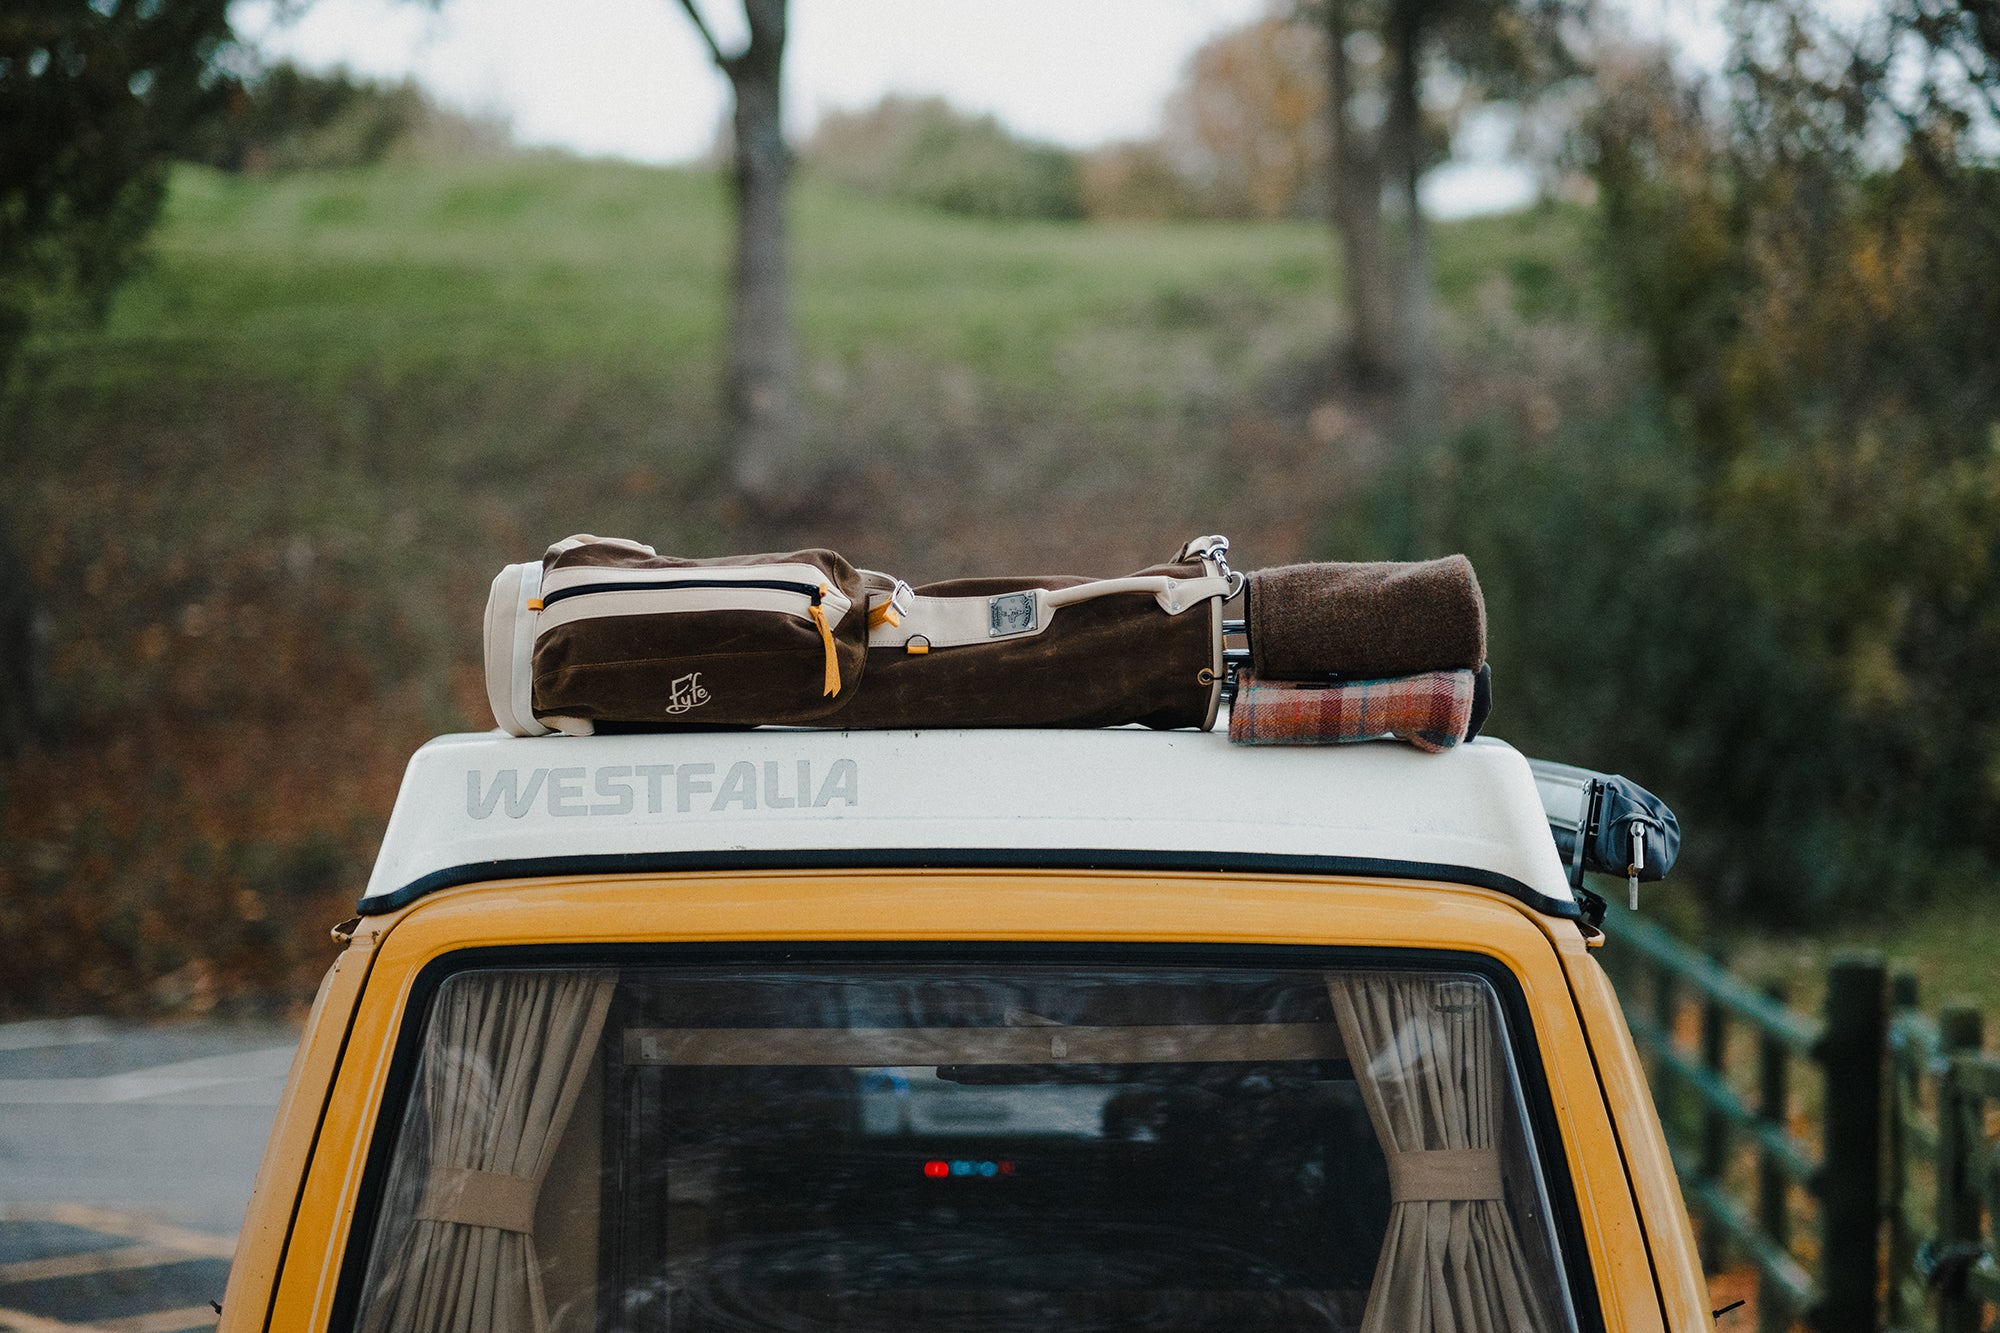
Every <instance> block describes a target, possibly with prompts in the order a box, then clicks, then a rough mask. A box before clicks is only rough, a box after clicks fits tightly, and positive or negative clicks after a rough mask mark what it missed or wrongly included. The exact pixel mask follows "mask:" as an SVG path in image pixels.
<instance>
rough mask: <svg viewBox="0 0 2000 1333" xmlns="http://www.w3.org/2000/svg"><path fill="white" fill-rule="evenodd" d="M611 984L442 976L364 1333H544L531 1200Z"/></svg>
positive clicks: (574, 1094) (389, 1195) (374, 1264)
mask: <svg viewBox="0 0 2000 1333" xmlns="http://www.w3.org/2000/svg"><path fill="white" fill-rule="evenodd" d="M614 985H615V978H614V976H613V975H612V974H610V973H602V972H586V973H578V972H493V973H467V974H464V975H462V976H460V977H458V978H456V979H455V980H453V981H451V982H450V983H448V984H447V985H446V986H445V987H444V989H443V993H442V994H441V995H440V996H439V999H438V1007H437V1010H436V1012H435V1013H434V1014H433V1015H432V1017H431V1022H430V1027H429V1030H428V1033H427V1036H426V1039H425V1044H424V1052H423V1060H422V1063H421V1066H420V1068H419V1072H418V1095H417V1098H416V1100H415V1102H414V1104H413V1105H412V1107H411V1111H410V1115H409V1117H408V1119H406V1120H405V1122H404V1136H405V1143H404V1145H403V1147H401V1148H399V1150H398V1152H397V1154H396V1166H395V1169H394V1171H393V1172H392V1173H391V1175H390V1179H389V1184H388V1189H387V1192H386V1196H385V1208H384V1216H385V1219H388V1218H390V1217H393V1216H394V1215H396V1214H401V1216H402V1218H404V1219H406V1225H405V1226H404V1227H403V1228H401V1229H400V1231H399V1232H398V1231H392V1230H390V1229H388V1228H387V1227H385V1228H384V1229H383V1230H382V1231H380V1232H378V1235H377V1242H376V1243H377V1246H378V1250H377V1253H376V1254H375V1255H374V1256H373V1257H372V1258H371V1260H370V1265H369V1267H370V1275H369V1281H368V1282H367V1284H366V1294H365V1296H364V1306H363V1309H364V1314H363V1316H362V1320H361V1327H362V1329H363V1330H364V1331H365V1333H546V1330H547V1329H548V1324H549V1316H548V1307H547V1302H546V1299H545V1298H544V1296H543V1293H542V1275H541V1260H540V1256H539V1255H538V1254H537V1253H536V1250H535V1237H534V1226H535V1202H536V1200H537V1198H538V1197H539V1196H540V1193H541V1187H542V1180H543V1178H544V1177H545V1176H546V1175H547V1174H548V1169H549V1163H550V1161H551V1160H552V1159H553V1158H554V1156H555V1150H556V1145H557V1144H558V1143H560V1142H561V1141H562V1135H563V1130H564V1128H565V1127H566V1126H567V1125H568V1123H569V1118H570V1113H571V1112H572V1111H573V1110H574V1109H575V1108H576V1103H577V1098H578V1095H579V1094H580V1093H581V1091H582V1088H583V1082H584V1076H585V1074H586V1073H588V1071H589V1069H590V1063H591V1060H592V1058H593V1056H594V1055H595V1054H596V1048H597V1043H598V1037H599V1035H600V1034H601V1033H602V1032H603V1030H604V1015H605V1013H606V1011H607V1010H608V1009H609V1008H610V1005H611V993H612V990H613V988H614ZM413 1132H414V1133H415V1134H420V1135H421V1136H422V1139H421V1144H422V1148H423V1149H424V1150H420V1151H413V1150H411V1149H412V1148H413V1147H414V1146H415V1145H412V1144H411V1143H410V1142H409V1139H410V1137H411V1136H412V1134H413ZM399 1205H400V1206H399ZM412 1205H414V1206H413V1207H412Z"/></svg>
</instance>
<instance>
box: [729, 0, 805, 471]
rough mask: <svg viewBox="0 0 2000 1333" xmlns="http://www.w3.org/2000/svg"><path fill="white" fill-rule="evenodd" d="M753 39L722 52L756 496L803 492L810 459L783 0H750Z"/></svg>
mask: <svg viewBox="0 0 2000 1333" xmlns="http://www.w3.org/2000/svg"><path fill="white" fill-rule="evenodd" d="M743 9H744V13H745V16H746V17H747V18H748V19H749V25H750V42H749V45H748V46H746V47H745V48H744V49H743V51H742V53H741V54H740V55H736V56H733V57H729V58H727V59H725V60H723V61H722V62H721V63H722V68H723V72H724V73H726V74H728V76H729V84H730V88H731V90H732V91H733V92H734V94H735V102H736V106H735V125H736V266H735V273H734V277H733V288H732V292H731V296H732V302H731V306H730V327H729V361H728V365H727V367H726V370H725V385H726V388H725V394H726V399H725V401H726V404H727V407H728V413H729V428H730V433H731V435H732V437H733V445H734V450H735V454H734V459H733V461H732V465H731V473H732V477H733V479H734V481H735V483H736V485H737V488H738V489H739V490H741V491H742V492H743V493H744V494H745V495H746V496H748V497H749V498H750V499H752V500H755V501H758V502H760V503H765V504H771V503H782V502H786V501H789V500H791V499H794V498H796V495H797V493H798V490H799V477H800V473H801V471H802V463H803V459H802V457H801V446H800V439H799V419H798V402H797V391H796V385H797V378H798V353H797V348H796V344H795V335H794V333H793V329H792V303H791V279H790V274H789V271H788V266H787V263H786V255H785V186H786V181H787V179H788V177H789V176H790V175H791V155H790V153H789V151H788V150H787V149H786V147H785V129H784V96H783V81H782V77H781V76H782V72H783V62H784V54H785V0H744V5H743Z"/></svg>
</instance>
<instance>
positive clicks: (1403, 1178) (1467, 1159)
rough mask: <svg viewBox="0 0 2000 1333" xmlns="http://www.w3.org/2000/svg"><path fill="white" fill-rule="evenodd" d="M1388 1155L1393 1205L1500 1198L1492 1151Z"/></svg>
mask: <svg viewBox="0 0 2000 1333" xmlns="http://www.w3.org/2000/svg"><path fill="white" fill-rule="evenodd" d="M1387 1156H1388V1162H1389V1198H1390V1200H1391V1201H1392V1202H1394V1203H1427V1202H1440V1201H1442V1202H1452V1203H1457V1202H1461V1201H1463V1200H1468V1199H1497V1198H1499V1197H1500V1154H1499V1153H1498V1152H1496V1151H1495V1150H1494V1149H1492V1148H1431V1149H1427V1150H1420V1151H1417V1152H1392V1153H1389V1154H1388V1155H1387Z"/></svg>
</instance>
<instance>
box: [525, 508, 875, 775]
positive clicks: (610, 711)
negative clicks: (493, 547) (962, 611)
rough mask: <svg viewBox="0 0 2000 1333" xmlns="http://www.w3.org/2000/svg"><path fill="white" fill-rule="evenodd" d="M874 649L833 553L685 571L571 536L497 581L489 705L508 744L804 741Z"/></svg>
mask: <svg viewBox="0 0 2000 1333" xmlns="http://www.w3.org/2000/svg"><path fill="white" fill-rule="evenodd" d="M867 644H868V626H867V594H866V592H865V590H864V587H863V580H862V576H861V573H860V572H859V571H858V570H856V569H855V568H854V566H852V565H850V564H849V563H848V562H847V561H846V560H844V559H842V558H841V557H840V556H838V555H836V554H834V553H833V552H832V551H824V550H807V551H794V552H791V553H789V554H782V555H752V556H732V557H728V558H724V559H718V560H686V559H680V558H678V557H674V556H663V555H660V554H658V553H657V552H656V551H654V550H653V548H652V547H650V546H644V545H641V544H639V543H637V542H628V541H620V540H615V539H609V538H601V537H592V536H578V537H571V538H569V539H567V540H566V541H561V542H557V543H556V544H555V545H554V546H551V547H550V548H549V550H548V554H547V555H546V556H544V557H543V558H542V559H541V560H540V561H535V562H530V563H527V564H521V565H509V566H508V567H507V568H506V569H504V570H502V571H501V573H500V576H499V577H498V578H497V579H495V580H494V582H493V591H492V594H491V596H490V597H489V598H488V601H487V607H486V687H487V697H488V701H489V702H490V703H491V704H492V706H493V715H494V718H495V719H496V720H497V721H498V722H499V723H500V726H501V728H502V729H503V730H506V731H509V732H512V733H513V734H515V735H517V736H533V735H542V734H546V733H547V732H549V731H551V730H555V731H566V732H572V733H578V734H587V733H589V732H590V731H592V730H594V729H595V727H596V725H597V724H598V723H617V724H625V725H636V726H645V727H649V728H666V727H681V726H702V725H709V726H755V725H757V724H759V723H771V724H778V725H788V724H789V725H800V724H805V723H810V722H814V721H816V720H818V719H820V718H823V717H825V716H826V715H827V714H829V713H832V712H833V711H835V710H836V709H838V708H840V707H841V706H842V705H843V704H845V703H847V702H848V700H849V699H851V698H852V697H853V696H854V694H855V691H856V688H857V687H858V685H859V684H860V679H861V672H862V668H863V665H864V661H865V659H866V656H867Z"/></svg>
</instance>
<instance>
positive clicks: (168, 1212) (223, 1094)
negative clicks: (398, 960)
mask: <svg viewBox="0 0 2000 1333" xmlns="http://www.w3.org/2000/svg"><path fill="white" fill-rule="evenodd" d="M296 1040H297V1033H296V1032H294V1031H293V1030H291V1029H289V1028H284V1027H278V1026H270V1025H260V1026H244V1025H230V1026H224V1025H213V1024H189V1025H175V1026H167V1027H138V1026H130V1025H119V1024H112V1023H107V1022H105V1021H103V1020H100V1019H88V1018H86V1019H68V1020H61V1021H54V1022H41V1023H15V1024H6V1025H0V1329H12V1330H19V1331H20V1333H73V1331H74V1330H83V1329H98V1330H104V1331H105V1333H174V1331H175V1330H180V1329H193V1328H205V1327H210V1326H212V1325H213V1324H214V1323H215V1314H214V1312H213V1311H212V1310H211V1309H210V1308H209V1306H208V1302H209V1301H210V1300H213V1299H218V1298H220V1297H221V1295H222V1289H223V1285H224V1283H225V1281H226V1280H227V1277H228V1272H229V1255H230V1253H231V1252H232V1251H233V1249H234V1247H235V1237H236V1231H237V1228H238V1227H239V1226H241V1225H242V1221H243V1207H244V1204H245V1203H246V1202H248V1200H249V1197H250V1183H251V1181H252V1179H253V1178H254V1177H255V1175H256V1172H257V1161H258V1158H259V1157H260V1155H261V1154H262V1152H263V1147H264V1139H265V1137H266V1135H268V1134H269V1132H270V1128H271V1118H272V1115H273V1113H274V1111H275V1108H276V1107H277V1103H278V1093H279V1091H280V1090H281V1089H282V1088H283V1086H284V1080H285V1069H286V1067H287V1065H288V1064H289V1063H290V1061H291V1056H292V1048H293V1046H294V1044H295V1043H296Z"/></svg>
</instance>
